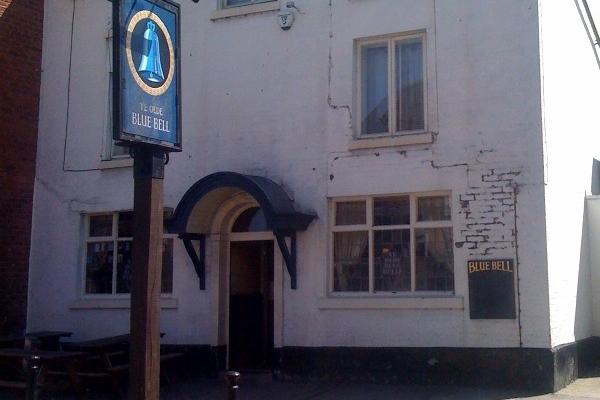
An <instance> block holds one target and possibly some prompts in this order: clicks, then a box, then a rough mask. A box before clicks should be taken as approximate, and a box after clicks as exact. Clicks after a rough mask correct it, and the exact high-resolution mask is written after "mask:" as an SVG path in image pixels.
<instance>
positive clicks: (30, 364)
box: [25, 356, 40, 400]
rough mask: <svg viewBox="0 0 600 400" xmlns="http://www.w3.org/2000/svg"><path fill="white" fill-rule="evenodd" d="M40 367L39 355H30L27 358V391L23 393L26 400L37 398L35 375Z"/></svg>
mask: <svg viewBox="0 0 600 400" xmlns="http://www.w3.org/2000/svg"><path fill="white" fill-rule="evenodd" d="M39 368H40V357H39V356H31V357H30V358H29V359H28V360H27V389H26V391H27V393H26V394H25V399H26V400H36V399H37V392H38V389H37V376H38V370H39Z"/></svg>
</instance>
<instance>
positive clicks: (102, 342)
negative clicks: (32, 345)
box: [63, 332, 165, 353]
mask: <svg viewBox="0 0 600 400" xmlns="http://www.w3.org/2000/svg"><path fill="white" fill-rule="evenodd" d="M163 336H165V334H164V333H162V332H161V334H160V337H163ZM130 342H131V336H130V335H129V334H128V333H126V334H123V335H116V336H108V337H103V338H99V339H92V340H84V341H80V342H64V343H63V346H64V347H65V348H66V349H69V350H78V351H86V352H89V353H104V352H106V351H112V350H114V349H120V348H124V347H127V348H128V346H129V344H130Z"/></svg>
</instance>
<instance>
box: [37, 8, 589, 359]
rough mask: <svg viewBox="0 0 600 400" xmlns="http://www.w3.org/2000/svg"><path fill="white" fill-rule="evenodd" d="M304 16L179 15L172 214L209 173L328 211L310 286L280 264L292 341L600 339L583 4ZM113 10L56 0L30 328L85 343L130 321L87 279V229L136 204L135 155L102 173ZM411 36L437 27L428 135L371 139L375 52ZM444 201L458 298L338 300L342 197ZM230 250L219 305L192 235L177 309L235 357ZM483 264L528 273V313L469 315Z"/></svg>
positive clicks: (173, 335)
mask: <svg viewBox="0 0 600 400" xmlns="http://www.w3.org/2000/svg"><path fill="white" fill-rule="evenodd" d="M274 3H277V2H274ZM538 3H539V4H538ZM295 4H296V6H297V7H298V9H299V10H300V11H299V12H296V19H295V22H294V25H293V27H292V28H291V29H290V30H289V31H283V30H281V29H280V27H279V25H278V23H277V19H276V14H277V11H265V12H261V13H247V14H244V15H241V16H234V17H230V18H221V17H222V16H223V15H225V14H227V12H231V10H226V11H227V12H225V11H223V10H221V11H217V9H218V5H217V1H216V0H214V1H208V0H202V1H200V2H199V3H198V4H194V3H192V2H189V1H183V0H182V1H181V10H182V13H181V15H182V38H181V46H182V54H181V62H182V104H183V110H182V118H183V119H182V126H183V152H182V153H180V154H177V153H175V154H172V156H171V160H170V163H169V164H168V165H167V167H166V176H165V206H167V207H173V208H174V207H176V206H177V203H178V202H179V200H180V199H181V197H182V195H183V194H184V193H185V191H186V190H187V189H188V188H189V187H190V186H191V185H192V184H193V183H194V182H196V181H197V180H199V179H201V178H202V177H204V176H206V175H209V174H211V173H213V172H218V171H234V172H240V173H243V174H250V175H259V176H264V177H267V178H270V179H272V180H273V181H275V182H277V183H279V184H281V185H282V186H283V187H284V189H285V190H286V192H287V193H288V194H289V195H290V196H291V197H292V198H293V200H294V202H295V205H296V206H297V207H298V208H299V209H301V210H303V211H311V212H314V213H316V214H317V215H318V219H316V220H315V221H314V222H313V223H312V224H311V225H309V228H308V230H306V231H305V232H300V233H299V235H298V289H297V290H292V289H290V284H289V275H288V273H287V271H286V270H285V268H284V266H283V261H282V259H281V257H280V255H279V253H278V250H276V253H277V254H276V257H275V259H276V269H277V271H279V272H278V273H281V275H280V278H277V275H276V285H278V286H277V287H276V288H275V290H276V292H277V291H278V290H279V291H280V292H279V293H281V295H280V296H279V300H280V306H279V311H277V310H276V312H277V313H278V314H277V315H278V316H277V315H276V332H275V337H276V347H283V346H301V347H302V346H305V347H323V346H331V347H336V346H339V347H461V348H462V347H494V348H504V347H506V348H516V347H526V348H551V347H554V346H557V345H560V344H565V343H571V342H573V341H575V340H579V339H584V338H586V337H590V336H598V335H600V316H599V315H596V314H597V312H595V314H594V315H592V314H593V312H592V309H594V310H597V309H598V307H593V308H592V304H598V301H600V292H599V291H600V286H598V285H595V284H594V280H593V279H590V277H591V278H593V277H594V276H597V275H598V273H599V272H598V267H597V265H598V260H599V258H598V257H600V256H599V255H596V254H595V253H594V251H595V246H593V245H590V246H589V247H588V241H587V238H588V236H587V235H586V230H587V229H589V231H590V233H591V232H592V230H593V229H597V228H598V227H597V226H596V225H597V224H598V223H597V222H596V221H597V219H596V218H593V216H594V215H595V213H596V214H597V213H598V210H596V208H597V206H595V205H594V204H595V201H592V202H591V203H590V207H589V209H590V210H591V211H592V212H591V213H590V214H589V216H588V219H587V221H588V222H589V227H586V226H584V225H583V221H584V220H585V218H584V204H585V197H586V195H587V194H590V191H589V187H590V182H591V165H592V159H593V157H594V155H595V153H596V152H595V151H594V149H595V148H596V146H595V144H596V142H595V140H596V139H594V140H591V138H592V137H593V135H592V131H593V127H594V123H595V122H597V116H596V115H597V113H594V107H595V102H594V94H595V93H596V88H597V87H598V85H599V84H600V74H599V71H598V65H597V63H596V59H595V58H594V53H593V51H592V48H591V45H590V42H589V40H588V37H587V35H586V32H585V29H584V25H583V24H582V22H581V19H580V15H579V14H578V11H577V8H576V7H575V5H574V3H573V2H556V1H549V0H548V1H540V2H538V1H536V0H510V1H508V0H501V1H500V0H495V1H480V0H444V1H435V0H427V1H413V0H372V1H351V0H329V1H323V0H297V1H295ZM272 5H273V3H265V4H261V5H253V6H248V7H240V8H239V9H238V10H235V11H236V12H239V13H246V12H250V11H253V10H255V9H257V8H261V9H269V8H276V9H278V5H277V4H276V6H275V7H272ZM110 7H111V6H110V2H107V1H99V0H47V1H46V9H45V24H44V47H43V72H42V98H41V106H40V129H39V132H40V135H39V143H38V159H37V177H36V185H35V204H34V217H33V234H32V249H31V266H30V278H29V279H30V281H29V314H28V328H29V329H31V330H34V329H42V328H43V329H61V330H72V331H74V332H75V335H76V336H75V337H76V338H78V339H80V338H82V339H83V338H93V337H98V336H105V335H110V334H119V333H122V332H124V331H126V330H127V329H128V325H129V324H128V319H129V310H128V308H127V300H126V298H115V297H114V296H104V297H100V298H99V297H96V298H89V296H84V295H83V287H82V285H83V284H82V282H83V278H82V275H83V273H84V265H83V264H84V255H83V253H84V247H83V237H84V222H83V221H84V218H83V216H84V215H85V214H89V213H95V212H109V211H118V210H127V209H131V208H132V205H133V177H132V168H131V161H130V160H122V159H121V160H110V161H107V160H104V161H103V159H105V158H106V153H107V149H110V142H108V140H109V139H108V138H109V135H110V118H109V116H110V108H109V107H110V103H109V97H110V96H109V93H110V89H109V88H110V87H109V81H110V69H111V67H110V65H111V64H110V49H109V43H110V40H108V37H109V36H110V17H111V14H110ZM407 32H419V33H424V35H425V41H424V43H425V71H426V129H425V132H424V133H420V134H416V135H411V136H398V137H394V138H388V139H368V140H364V139H361V140H358V139H355V135H356V126H357V125H359V121H357V120H356V115H357V112H356V101H357V98H356V87H357V85H356V82H357V76H356V75H357V72H356V65H357V63H356V57H355V53H356V48H357V47H356V46H357V44H356V43H357V40H360V39H363V38H371V37H377V36H380V35H392V34H402V33H407ZM567 32H568V34H567ZM565 60H569V62H565ZM438 191H444V192H449V193H451V209H452V229H453V238H454V248H453V250H454V254H453V258H454V260H453V261H454V287H455V290H454V293H453V294H451V295H449V296H440V295H430V294H427V293H422V294H419V295H418V296H415V295H414V294H411V295H401V294H397V295H392V296H385V297H377V296H367V295H365V296H350V297H349V296H341V297H340V296H336V294H335V293H331V291H330V286H329V279H330V278H329V271H330V270H331V268H332V267H331V265H330V258H331V254H330V253H331V251H332V250H331V233H330V223H331V217H332V215H331V214H332V210H331V207H330V204H331V201H332V200H333V199H337V198H340V197H354V196H373V195H389V194H405V193H406V194H410V193H429V192H438ZM582 232H583V233H582ZM589 238H590V240H592V239H593V238H594V235H590V236H589ZM218 240H226V238H224V237H221V236H216V237H211V238H209V245H208V248H207V252H208V253H207V288H206V290H204V291H201V290H199V289H198V278H197V276H196V274H195V272H194V269H193V267H192V263H191V261H190V260H189V258H188V256H187V254H186V252H185V250H184V248H183V246H182V245H181V243H179V240H176V241H175V250H174V252H175V254H174V275H173V287H174V289H173V295H172V296H169V297H167V298H164V299H163V307H164V308H163V310H162V315H161V331H163V332H165V333H166V334H167V335H166V338H165V339H166V341H167V342H169V343H179V344H208V345H212V346H216V345H223V344H226V343H224V342H226V337H225V336H224V335H223V333H222V332H223V331H222V330H223V327H222V326H220V325H222V321H221V322H220V318H221V319H222V315H221V314H220V312H219V302H220V301H222V297H220V296H222V292H221V288H220V284H219V282H220V281H219V270H220V265H221V266H222V265H224V264H223V262H224V261H223V260H224V259H225V258H226V255H223V254H222V253H219V244H218V242H217V241H218ZM485 258H495V259H513V260H515V261H516V264H517V270H518V275H517V276H518V280H517V281H516V288H517V289H516V296H517V297H516V301H517V318H516V319H509V320H472V319H470V317H469V289H468V279H467V268H466V263H467V260H471V259H485ZM578 271H579V272H578ZM220 293H221V295H220ZM592 299H593V303H592ZM276 309H277V307H276ZM278 319H279V322H277V321H278Z"/></svg>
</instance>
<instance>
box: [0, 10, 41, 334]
mask: <svg viewBox="0 0 600 400" xmlns="http://www.w3.org/2000/svg"><path fill="white" fill-rule="evenodd" d="M43 13H44V1H43V0H0V43H1V44H2V45H0V71H2V78H3V79H0V148H1V149H2V156H1V157H0V188H1V190H0V210H1V211H0V334H2V333H6V332H11V331H18V330H21V329H23V328H24V327H25V317H26V310H27V275H28V268H29V245H30V233H31V213H32V202H33V182H34V176H35V155H36V144H37V128H38V105H39V92H40V75H41V58H42V34H43V33H42V26H43Z"/></svg>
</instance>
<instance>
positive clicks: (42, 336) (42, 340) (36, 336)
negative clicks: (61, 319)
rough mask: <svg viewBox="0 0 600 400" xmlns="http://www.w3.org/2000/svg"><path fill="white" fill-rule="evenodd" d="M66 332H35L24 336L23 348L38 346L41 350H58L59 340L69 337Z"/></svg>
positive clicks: (69, 333)
mask: <svg viewBox="0 0 600 400" xmlns="http://www.w3.org/2000/svg"><path fill="white" fill-rule="evenodd" d="M72 335H73V332H68V331H35V332H28V333H26V334H25V346H26V347H27V345H28V344H29V345H30V346H31V345H34V346H38V347H39V348H40V349H41V350H60V338H63V337H70V336H72Z"/></svg>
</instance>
